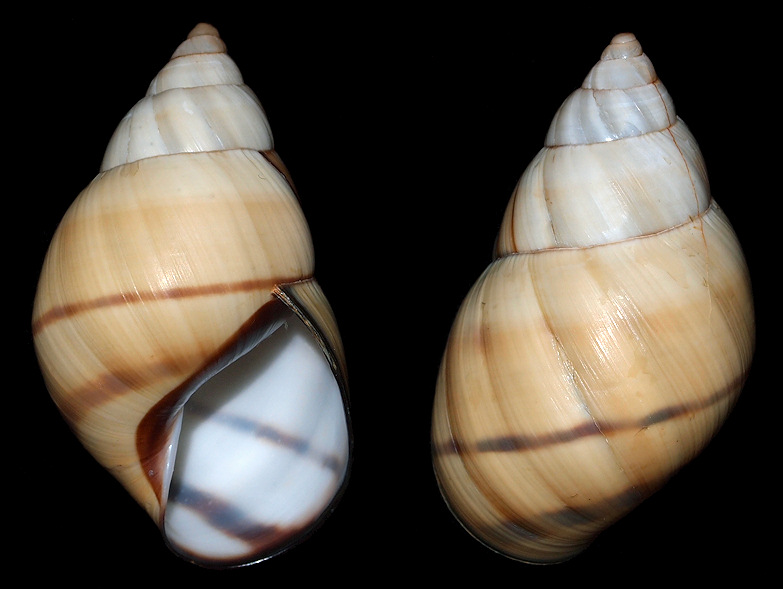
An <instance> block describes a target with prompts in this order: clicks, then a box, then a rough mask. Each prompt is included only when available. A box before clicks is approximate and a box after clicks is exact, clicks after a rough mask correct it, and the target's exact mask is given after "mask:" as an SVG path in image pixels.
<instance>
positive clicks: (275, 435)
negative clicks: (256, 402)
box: [188, 398, 344, 474]
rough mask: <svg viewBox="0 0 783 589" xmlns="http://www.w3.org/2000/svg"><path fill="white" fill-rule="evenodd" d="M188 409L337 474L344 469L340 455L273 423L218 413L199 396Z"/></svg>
mask: <svg viewBox="0 0 783 589" xmlns="http://www.w3.org/2000/svg"><path fill="white" fill-rule="evenodd" d="M188 411H189V412H191V413H195V414H196V415H201V416H208V417H209V420H210V421H218V422H220V423H222V424H223V425H225V426H227V427H230V428H232V429H234V430H237V431H242V432H243V433H248V434H250V435H251V436H253V437H256V438H260V439H263V440H266V441H268V442H271V443H272V444H274V445H276V446H280V447H282V448H286V449H288V450H291V451H292V452H295V453H296V454H299V455H300V456H306V457H308V458H309V459H311V460H312V461H313V462H315V463H318V464H320V465H321V466H323V467H324V468H326V469H328V470H331V471H332V472H334V473H336V474H339V473H340V472H342V470H343V467H344V464H343V461H342V460H341V459H340V458H339V457H338V456H335V455H332V454H326V453H324V452H317V451H315V450H314V449H313V448H312V447H311V446H310V441H309V440H307V439H305V438H300V437H298V436H293V435H291V434H289V433H286V432H284V431H282V430H280V429H277V428H276V427H274V426H272V425H268V424H266V423H262V422H260V421H256V420H254V419H249V418H247V417H244V416H241V415H231V414H229V413H227V412H220V411H219V412H217V413H212V412H211V409H207V408H205V407H202V406H201V405H199V403H198V399H197V398H194V402H191V403H189V404H188Z"/></svg>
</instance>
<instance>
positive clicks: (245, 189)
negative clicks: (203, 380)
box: [33, 150, 313, 520]
mask: <svg viewBox="0 0 783 589" xmlns="http://www.w3.org/2000/svg"><path fill="white" fill-rule="evenodd" d="M194 159H198V160H201V161H200V162H198V165H194V162H193V160H194ZM150 178H154V179H155V181H154V182H152V183H151V182H149V181H148V179H150ZM218 186H219V187H220V188H219V190H220V194H221V198H220V199H216V198H215V194H216V191H217V190H218V188H217V187H218ZM183 202H187V206H184V205H183ZM270 215H273V216H275V217H276V218H277V219H278V223H277V224H276V225H272V226H271V229H268V228H266V227H267V226H266V225H265V223H264V222H263V221H264V220H265V219H266V218H267V217H269V216H270ZM226 227H231V230H229V231H226V230H225V228H226ZM261 228H266V229H264V230H262V229H261ZM139 237H141V239H139ZM312 263H313V260H312V250H311V245H310V239H309V233H308V232H307V225H306V223H305V220H304V217H303V216H302V213H301V210H300V209H299V207H298V204H297V202H296V198H295V196H294V195H293V192H292V191H291V189H290V187H289V185H288V183H287V181H286V180H285V178H284V176H283V175H282V174H281V173H280V172H279V171H278V170H277V169H276V168H275V167H274V166H273V165H271V164H270V163H269V162H268V161H267V160H266V158H265V157H264V156H263V155H262V154H260V153H258V152H253V151H240V150H234V151H223V152H206V153H199V154H179V155H171V156H166V157H163V158H150V159H145V160H141V161H138V162H134V163H131V164H126V165H124V166H120V167H116V168H113V169H112V170H109V171H107V172H103V173H101V174H100V175H99V176H98V177H96V179H95V180H94V181H93V182H92V183H91V184H90V186H88V187H87V188H86V189H85V190H84V191H83V192H82V194H81V195H80V196H79V198H78V199H77V201H76V202H75V203H74V205H73V206H72V207H71V208H70V210H69V211H68V213H67V214H66V216H65V218H64V219H63V221H62V223H61V225H60V227H59V228H58V231H57V233H56V234H55V236H54V238H53V240H52V244H51V247H50V252H49V255H48V257H47V260H46V263H45V265H44V268H43V270H42V277H43V278H42V280H41V283H40V287H39V294H38V297H37V299H36V307H35V312H34V318H33V330H34V333H35V336H36V346H37V350H38V354H39V358H40V363H41V366H42V370H43V372H44V376H45V378H46V380H47V382H48V383H49V387H50V392H51V394H52V397H53V399H54V400H55V402H56V403H57V405H58V407H59V408H60V409H61V411H62V412H63V414H64V416H65V417H66V419H67V420H68V421H69V423H70V425H71V427H72V428H73V429H74V431H75V432H76V434H77V435H78V436H79V438H80V440H81V441H82V442H83V444H84V445H85V447H87V448H88V450H90V452H91V453H93V454H94V455H95V456H96V458H97V460H98V461H99V462H100V463H102V464H103V465H104V466H105V467H106V468H108V469H109V470H110V471H111V472H112V473H113V474H114V475H115V476H117V477H118V478H119V479H120V480H121V481H123V482H124V483H125V484H127V485H128V486H129V488H130V490H131V492H132V493H133V494H134V496H135V497H136V498H137V500H139V501H140V502H141V503H142V504H143V505H144V506H145V507H146V508H147V510H148V511H149V512H150V515H152V517H153V519H154V520H157V518H158V509H159V505H158V501H159V499H158V498H157V497H155V495H154V492H155V491H157V493H160V489H154V488H152V487H150V485H149V482H148V480H147V478H148V477H147V474H146V473H144V472H143V471H142V468H141V465H140V464H139V463H138V458H137V448H136V433H135V432H136V428H137V427H138V425H139V423H140V422H141V420H142V417H144V415H145V414H146V413H147V411H149V409H150V408H151V407H152V406H153V405H155V404H156V403H157V402H158V401H160V400H161V399H162V398H163V397H164V395H166V394H168V393H169V392H170V391H172V390H174V389H175V388H176V387H177V386H179V385H180V384H181V383H182V382H183V381H185V380H186V379H188V378H190V377H192V376H193V375H194V374H195V373H196V372H197V371H198V370H200V369H203V368H204V365H205V363H206V362H207V361H208V360H209V359H210V358H211V357H212V356H213V355H214V354H215V353H216V351H217V350H219V349H220V348H221V346H223V345H224V343H225V342H226V341H227V340H229V338H231V337H232V336H233V335H234V334H235V333H236V332H237V331H238V330H239V328H240V327H241V326H242V325H243V324H244V323H245V322H246V321H247V320H248V319H249V318H250V317H251V316H252V315H253V314H254V313H255V312H256V311H257V310H258V309H260V308H261V307H262V306H263V305H264V303H266V302H268V301H269V300H271V291H272V289H273V288H274V286H275V285H276V284H281V283H285V282H295V281H297V280H301V279H304V278H307V277H308V276H311V274H312ZM63 354H65V357H63ZM149 358H155V361H154V363H150V361H149V360H148V359H149ZM134 415H135V416H136V417H135V418H134V417H133V416H134ZM106 428H110V431H113V432H114V434H112V437H114V438H116V440H117V442H116V443H114V444H109V445H107V444H106V443H105V439H106V436H107V433H108V432H107V431H106ZM153 478H154V477H153Z"/></svg>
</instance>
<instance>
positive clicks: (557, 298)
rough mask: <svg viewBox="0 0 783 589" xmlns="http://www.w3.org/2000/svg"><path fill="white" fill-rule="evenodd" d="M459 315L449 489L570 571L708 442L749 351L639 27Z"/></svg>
mask: <svg viewBox="0 0 783 589" xmlns="http://www.w3.org/2000/svg"><path fill="white" fill-rule="evenodd" d="M494 253H495V256H494V259H493V261H492V263H491V264H490V265H489V267H488V268H487V269H486V270H485V271H484V273H483V274H482V275H481V276H480V277H479V279H478V281H477V282H476V283H475V284H474V286H473V287H472V289H471V290H470V292H469V293H468V295H467V297H466V299H465V300H464V301H463V303H462V306H461V307H460V309H459V311H458V314H457V317H456V319H455V322H454V325H453V327H452V330H451V332H450V335H449V339H448V342H447V345H446V350H445V353H444V356H443V360H442V363H441V366H440V371H439V375H438V380H437V385H436V394H435V400H434V406H433V421H432V446H433V463H434V470H435V474H436V478H437V481H438V484H439V487H440V489H441V492H442V495H443V497H444V499H445V500H446V503H447V505H448V506H449V508H450V509H451V511H452V512H453V514H454V515H455V516H456V518H457V519H458V520H459V521H460V523H461V524H462V525H463V526H464V527H465V528H466V529H467V531H468V532H469V533H470V534H472V535H473V536H474V537H475V538H476V539H478V540H479V541H480V542H482V543H484V544H485V545H486V546H488V547H489V548H491V549H493V550H495V551H497V552H499V553H501V554H503V555H505V556H508V557H510V558H512V559H517V560H522V561H525V562H532V563H552V562H559V561H563V560H566V559H568V558H571V557H573V556H574V555H576V554H578V553H580V552H581V551H583V550H584V549H585V548H586V547H587V546H588V545H589V544H590V543H591V541H592V540H593V539H594V538H595V537H596V536H597V535H598V534H599V533H600V532H601V531H602V530H604V529H605V528H607V527H608V526H609V525H611V524H612V523H613V522H615V521H616V520H617V519H619V518H620V517H622V516H623V515H624V514H626V513H627V512H629V511H630V510H631V509H633V508H634V507H635V506H637V505H638V504H639V503H640V502H641V501H643V500H644V499H645V498H646V497H648V496H650V494H652V493H653V492H655V491H656V490H657V489H659V488H660V487H661V486H662V485H663V484H664V483H665V482H666V481H667V480H668V479H669V478H670V477H671V476H672V475H673V474H674V473H675V472H676V471H677V470H678V469H679V468H681V467H682V466H683V465H684V464H686V463H687V462H688V461H690V460H691V459H693V458H694V457H695V456H696V455H697V454H698V453H699V452H700V451H701V450H702V449H703V447H704V446H705V445H706V444H707V443H708V442H709V440H710V438H711V437H712V436H713V435H714V434H715V432H716V431H717V430H718V429H719V427H720V425H721V424H722V423H723V422H724V420H725V419H726V417H727V415H728V414H729V412H730V410H731V408H732V406H733V404H734V403H735V400H736V399H737V396H738V395H739V392H740V390H741V388H742V386H743V384H744V381H745V378H746V375H747V373H748V370H749V366H750V363H751V358H752V355H753V348H754V342H755V335H754V333H755V327H754V314H753V303H752V296H751V289H750V281H749V276H748V270H747V267H746V264H745V260H744V257H743V254H742V251H741V248H740V245H739V243H738V240H737V238H736V236H735V234H734V232H733V230H732V228H731V226H730V224H729V221H728V220H727V218H726V216H725V215H724V213H723V212H722V211H721V209H720V208H719V207H718V205H717V204H716V203H715V201H714V200H713V199H712V198H711V195H710V190H709V185H708V180H707V174H706V170H705V165H704V161H703V159H702V156H701V153H700V151H699V148H698V146H697V143H696V140H695V139H694V138H693V136H692V135H691V133H690V131H689V130H688V128H687V127H686V126H685V124H684V123H683V121H682V120H680V119H679V118H678V117H677V116H676V115H675V110H674V105H673V103H672V100H671V97H670V96H669V94H668V92H667V91H666V89H665V88H664V86H663V85H662V84H661V82H660V80H659V79H658V77H657V75H656V74H655V71H654V69H653V66H652V64H651V62H650V60H649V59H648V57H647V56H646V55H645V54H644V53H643V52H642V49H641V46H640V44H639V42H638V40H637V39H636V38H635V36H634V35H632V34H620V35H617V36H616V37H615V38H614V39H612V41H611V44H610V45H609V46H608V47H607V48H606V49H605V51H604V52H603V54H602V56H601V59H600V61H599V62H598V63H597V64H596V65H595V66H594V67H593V69H592V70H591V71H590V73H589V75H588V76H587V78H586V79H585V80H584V83H583V84H582V87H581V88H579V89H577V90H576V91H575V92H573V93H572V94H571V96H569V97H568V98H567V100H566V101H565V102H564V103H563V105H562V106H561V107H560V109H559V110H558V111H557V113H556V115H555V117H554V120H553V122H552V124H551V127H550V129H549V132H548V134H547V137H546V143H545V146H544V147H543V148H542V149H541V150H540V152H539V153H538V154H537V155H536V156H535V157H534V159H533V161H532V162H531V163H530V164H529V166H528V167H527V168H526V170H525V171H524V173H523V175H522V177H521V178H520V180H519V183H518V185H517V187H516V189H515V191H514V193H513V196H512V198H511V201H510V203H509V205H508V208H507V210H506V212H505V216H504V218H503V220H502V224H501V227H500V232H499V235H498V238H497V241H496V244H495V252H494Z"/></svg>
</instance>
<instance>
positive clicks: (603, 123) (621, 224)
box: [496, 33, 711, 256]
mask: <svg viewBox="0 0 783 589" xmlns="http://www.w3.org/2000/svg"><path fill="white" fill-rule="evenodd" d="M710 203H711V198H710V192H709V182H708V179H707V172H706V166H705V164H704V161H703V158H702V155H701V152H700V150H699V147H698V144H697V142H696V140H695V139H694V137H693V135H692V134H691V132H690V130H689V129H688V128H687V127H686V125H685V123H683V122H682V120H680V119H679V118H678V117H677V116H676V115H675V110H674V104H673V103H672V100H671V98H670V96H669V93H668V92H667V91H666V89H665V88H664V86H663V84H662V83H661V81H660V80H659V79H658V77H657V75H656V74H655V70H654V68H653V66H652V64H651V62H650V60H649V58H648V57H647V55H646V54H644V53H643V52H642V48H641V45H640V44H639V41H638V40H637V39H636V37H635V36H633V35H632V34H630V33H625V34H621V35H617V36H616V37H615V38H614V39H613V40H612V42H611V44H610V45H609V46H608V47H607V48H606V50H605V51H604V52H603V55H602V56H601V60H600V61H599V62H598V63H597V64H596V65H595V66H594V67H593V68H592V70H591V71H590V73H589V74H588V76H587V77H586V78H585V80H584V82H583V84H582V86H581V87H580V88H578V89H577V90H575V91H574V92H573V93H572V94H571V95H570V96H569V97H568V98H567V99H566V100H565V101H564V102H563V104H562V105H561V107H560V108H559V109H558V111H557V112H556V114H555V116H554V119H553V121H552V124H551V126H550V128H549V132H548V133H547V136H546V141H545V146H544V147H543V148H542V149H541V151H540V152H539V153H538V154H537V155H536V157H535V158H534V160H533V161H532V162H531V164H530V165H529V166H528V168H527V169H526V170H525V172H524V174H523V175H522V177H521V178H520V180H519V183H518V185H517V188H516V191H515V193H514V195H513V197H512V199H511V202H510V203H509V207H508V210H507V211H506V215H505V218H504V220H503V225H502V227H501V230H500V234H499V236H498V242H497V249H496V252H497V255H499V256H502V255H506V254H511V253H519V252H530V251H537V250H544V249H551V248H562V247H590V246H594V245H602V244H607V243H612V242H616V241H621V240H624V239H630V238H634V237H640V236H644V235H652V234H655V233H658V232H660V231H665V230H667V229H669V228H671V227H676V226H678V225H680V224H682V223H687V222H688V221H689V220H690V219H693V218H696V217H699V216H700V215H702V214H704V213H705V212H707V210H708V209H709V206H710Z"/></svg>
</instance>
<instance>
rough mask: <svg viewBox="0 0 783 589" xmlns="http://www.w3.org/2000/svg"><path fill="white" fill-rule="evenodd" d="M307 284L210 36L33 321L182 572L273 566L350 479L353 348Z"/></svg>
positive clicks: (128, 127) (115, 162) (296, 230)
mask: <svg viewBox="0 0 783 589" xmlns="http://www.w3.org/2000/svg"><path fill="white" fill-rule="evenodd" d="M313 272H314V265H313V245H312V240H311V236H310V233H309V228H308V225H307V222H306V219H305V218H304V214H303V212H302V209H301V208H300V205H299V202H298V197H297V195H296V193H295V191H294V189H293V184H292V182H291V181H290V178H289V175H288V172H287V170H286V169H285V167H284V166H283V165H282V162H281V161H280V158H279V157H278V156H277V154H276V153H275V151H274V146H273V140H272V134H271V132H270V129H269V124H268V122H267V118H266V115H265V113H264V111H263V109H262V107H261V104H260V103H259V101H258V99H257V97H256V96H255V94H254V93H253V92H252V90H250V89H249V88H248V87H247V86H245V85H244V83H243V80H242V76H241V74H240V72H239V70H238V68H237V66H236V64H235V63H234V61H233V60H232V59H231V58H230V57H229V56H228V54H227V53H226V47H225V45H224V43H223V41H222V40H221V39H220V37H219V35H218V32H217V30H215V28H214V27H212V26H210V25H207V24H200V25H198V26H196V27H195V28H194V29H193V30H192V32H191V33H190V35H189V36H188V38H187V39H186V40H185V41H184V42H183V43H182V44H181V45H180V46H179V47H178V48H177V50H176V51H175V52H174V54H173V56H172V58H171V60H170V61H169V62H168V63H167V64H166V65H165V66H164V67H163V68H162V69H161V71H160V72H159V73H158V75H157V76H156V77H155V78H154V79H153V81H152V83H151V84H150V86H149V90H148V92H147V94H146V96H145V97H144V98H142V99H141V100H140V101H139V102H138V103H137V104H136V105H135V106H134V107H133V108H132V109H131V110H130V111H129V112H128V114H127V115H126V116H125V118H123V119H122V121H121V122H120V124H119V126H118V127H117V129H116V131H115V133H114V135H113V136H112V138H111V140H110V142H109V145H108V147H107V149H106V153H105V157H104V160H103V163H102V166H101V171H100V173H99V174H98V175H97V176H96V177H95V178H94V179H93V181H92V182H91V183H90V184H89V185H88V186H87V187H86V188H85V189H84V190H83V191H82V192H81V193H80V194H79V195H78V197H77V198H76V200H75V201H74V202H73V204H72V205H71V206H70V208H69V209H68V211H67V212H66V214H65V216H64V218H63V219H62V221H61V223H60V225H59V226H58V228H57V230H56V232H55V235H54V237H53V239H52V242H51V244H50V247H49V250H48V252H47V255H46V258H45V261H44V265H43V268H42V271H41V275H40V279H39V284H38V290H37V293H36V298H35V303H34V312H33V334H34V342H35V348H36V354H37V357H38V360H39V364H40V368H41V371H42V374H43V376H44V380H45V382H46V385H47V388H48V390H49V392H50V394H51V397H52V399H53V400H54V402H55V403H56V404H57V406H58V408H59V410H60V411H61V413H62V415H63V417H64V418H65V420H66V421H67V422H68V424H69V425H70V427H71V428H72V430H73V431H74V432H75V434H76V436H78V438H79V440H80V441H81V442H82V444H83V445H84V446H85V448H86V449H87V450H88V451H89V452H90V453H91V454H92V455H93V456H94V457H95V458H96V459H97V461H98V462H99V463H100V464H101V465H102V466H103V467H104V468H106V469H108V470H109V471H110V472H111V473H112V474H113V475H114V476H115V477H116V478H117V479H118V480H119V482H120V483H121V484H122V485H123V486H124V487H125V488H126V489H127V491H128V492H129V493H130V494H131V495H132V496H133V498H134V499H135V500H136V501H137V502H138V503H139V504H140V505H141V506H142V507H143V508H144V509H145V510H146V511H147V513H148V514H149V516H150V517H151V518H152V519H153V520H154V521H155V522H156V523H157V524H158V525H159V526H160V529H161V531H162V533H163V535H164V538H165V541H166V543H167V544H168V545H169V546H170V547H171V548H172V550H173V551H174V552H176V553H177V554H178V555H180V556H182V557H183V558H185V559H187V560H190V561H192V562H195V563H197V564H200V565H203V566H208V567H217V568H222V567H229V566H238V565H244V564H249V563H253V562H258V561H260V560H264V559H266V558H269V557H271V556H274V555H275V554H278V553H279V552H281V551H283V550H285V549H287V548H289V547H290V546H292V545H294V544H296V543H298V542H299V541H300V540H301V539H303V538H304V537H306V536H307V535H308V534H309V533H310V532H311V531H312V530H313V529H315V527H317V526H318V525H319V523H320V522H321V521H322V520H323V518H324V517H325V516H327V515H328V514H329V513H330V512H331V511H332V510H333V508H334V506H335V504H336V502H337V500H338V499H339V497H340V496H341V494H342V491H343V490H344V487H345V485H346V484H347V480H348V474H349V464H350V461H351V454H352V441H351V427H350V417H349V410H348V389H347V380H346V369H345V359H344V352H343V347H342V343H341V338H340V334H339V330H338V328H337V324H336V321H335V317H334V314H333V312H332V309H331V307H330V305H329V303H328V301H327V299H326V297H325V295H324V293H323V292H322V290H321V288H320V286H319V285H318V283H317V281H316V280H315V278H314V276H313Z"/></svg>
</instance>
